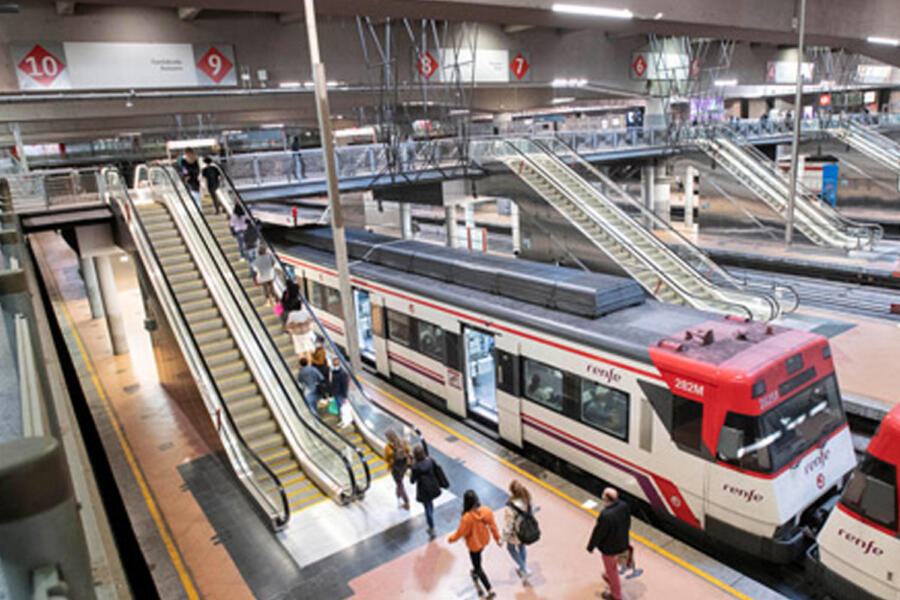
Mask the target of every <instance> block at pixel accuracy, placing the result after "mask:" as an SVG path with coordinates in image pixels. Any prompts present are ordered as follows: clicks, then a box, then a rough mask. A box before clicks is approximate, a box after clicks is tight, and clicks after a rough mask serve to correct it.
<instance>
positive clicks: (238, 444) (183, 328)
mask: <svg viewBox="0 0 900 600" xmlns="http://www.w3.org/2000/svg"><path fill="white" fill-rule="evenodd" d="M103 177H104V180H105V182H106V184H107V187H106V189H107V194H108V197H109V198H110V200H111V201H112V202H113V203H115V204H116V205H117V206H118V209H119V212H120V214H121V215H123V216H124V219H125V223H126V225H127V226H128V229H129V231H130V233H131V236H132V239H133V240H134V243H135V246H136V247H137V251H138V254H139V255H140V257H141V262H142V264H143V266H144V268H145V269H146V271H147V275H148V277H149V278H150V281H151V282H152V284H153V287H154V290H155V291H156V293H157V297H158V299H159V302H160V305H161V306H162V308H163V312H164V313H165V315H166V318H167V320H168V322H169V324H170V325H171V327H172V329H173V332H174V334H175V339H176V340H177V342H178V345H179V347H180V348H181V351H182V354H183V356H184V358H185V361H186V362H187V365H188V368H189V369H190V370H191V373H192V374H193V376H194V381H196V382H197V387H198V389H199V391H200V395H201V397H202V398H203V401H204V404H205V405H206V407H207V410H208V411H209V416H210V419H211V420H212V422H213V423H215V424H216V427H215V429H216V431H217V433H218V435H219V439H220V440H221V441H222V447H223V448H224V450H225V453H226V455H227V456H228V458H229V463H230V464H231V466H232V468H234V470H235V474H236V475H237V477H238V480H239V481H240V482H241V483H242V484H243V486H244V488H245V489H246V490H247V492H248V494H249V495H250V496H251V498H253V499H254V500H255V501H256V503H257V505H258V506H259V507H260V509H261V510H262V511H263V513H264V514H265V515H266V517H267V518H268V519H269V523H270V524H271V525H272V527H273V528H274V529H281V528H283V527H285V526H286V525H287V523H288V520H289V519H290V516H291V512H290V508H289V504H288V500H287V495H286V493H285V491H284V485H283V484H282V483H281V480H280V479H279V477H278V476H277V475H276V474H275V473H274V472H273V471H272V469H270V468H269V466H268V465H267V464H266V463H265V462H264V461H263V460H262V459H261V458H260V457H259V455H258V454H257V453H256V452H255V451H254V450H253V449H252V448H250V446H249V444H247V442H246V440H244V438H243V436H242V435H241V433H240V431H239V429H238V427H237V425H236V423H235V421H234V418H233V417H232V415H231V411H230V409H229V408H228V405H227V404H226V403H225V402H224V400H223V399H222V392H221V390H220V389H219V387H218V383H217V382H216V380H215V378H214V377H213V375H212V369H211V367H210V366H209V364H208V363H207V362H206V359H205V358H204V356H203V353H202V352H200V349H199V347H198V345H197V342H196V340H195V339H194V336H193V335H192V334H191V331H190V328H189V326H188V320H187V317H186V316H185V314H184V312H183V310H182V308H181V304H180V303H179V302H178V300H177V299H176V296H175V291H174V290H173V289H172V285H171V283H170V282H169V280H168V278H167V277H166V276H165V272H164V271H163V268H162V263H161V261H160V259H159V256H158V255H157V253H156V249H155V247H154V246H153V243H152V242H151V241H150V236H149V234H148V233H147V230H146V229H145V227H144V224H143V221H142V220H141V218H140V215H139V213H138V211H137V208H136V205H135V203H134V202H133V200H132V199H131V195H130V194H129V193H128V188H127V187H126V185H125V182H124V181H123V179H122V175H121V174H120V173H119V171H118V170H117V169H114V168H106V169H104V170H103ZM222 416H224V419H223V418H221V417H222ZM260 480H263V481H268V482H271V484H272V485H271V487H270V488H269V490H266V489H265V488H266V487H268V486H263V485H261V483H260ZM273 492H274V493H273Z"/></svg>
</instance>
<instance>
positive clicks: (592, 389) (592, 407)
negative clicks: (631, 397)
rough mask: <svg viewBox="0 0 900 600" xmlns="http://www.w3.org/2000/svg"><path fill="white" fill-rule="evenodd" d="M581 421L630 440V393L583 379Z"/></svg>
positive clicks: (621, 438)
mask: <svg viewBox="0 0 900 600" xmlns="http://www.w3.org/2000/svg"><path fill="white" fill-rule="evenodd" d="M581 421H582V422H583V423H585V424H587V425H590V426H591V427H594V428H596V429H599V430H600V431H604V432H606V433H608V434H610V435H612V436H615V437H617V438H619V439H620V440H625V441H628V394H626V393H625V392H622V391H619V390H617V389H613V388H609V387H606V386H605V385H601V384H599V383H596V382H594V381H588V380H587V379H582V380H581Z"/></svg>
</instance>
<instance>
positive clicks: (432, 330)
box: [267, 229, 900, 600]
mask: <svg viewBox="0 0 900 600" xmlns="http://www.w3.org/2000/svg"><path fill="white" fill-rule="evenodd" d="M278 235H281V236H282V239H281V241H280V242H278V243H276V245H277V247H278V248H279V254H280V256H281V258H282V259H283V261H284V262H285V263H287V264H289V265H292V266H293V267H294V269H295V276H296V278H297V281H301V278H302V289H303V290H304V292H305V293H307V294H308V297H309V298H310V300H311V302H312V303H313V305H314V306H315V307H316V308H317V309H319V310H318V311H317V314H318V316H319V318H320V320H321V321H322V322H323V324H324V325H325V326H326V327H327V328H328V329H329V332H330V334H331V335H332V336H333V338H334V340H335V342H336V343H338V344H339V345H343V344H344V341H345V337H344V336H345V333H346V332H345V331H344V323H343V320H342V318H341V316H340V314H341V312H340V298H339V295H338V292H337V288H338V282H337V275H336V272H335V269H334V266H333V265H334V262H333V257H332V253H331V250H330V249H331V238H330V231H328V230H327V229H315V230H306V231H302V232H298V231H293V232H282V233H281V234H278ZM267 236H268V232H267ZM270 239H271V238H270ZM273 241H274V240H273ZM388 242H390V243H388ZM348 247H349V252H350V256H351V259H356V260H355V261H353V262H351V273H352V285H353V287H354V296H355V306H356V309H357V322H358V324H359V325H358V327H359V331H358V332H354V335H358V336H359V339H360V346H361V348H362V352H363V354H364V356H367V357H368V358H369V359H370V360H371V361H372V362H373V363H374V364H375V366H376V368H377V370H378V372H379V373H380V374H381V375H383V376H385V377H389V378H392V379H393V380H395V381H397V382H403V383H405V384H406V385H408V386H409V385H411V386H414V387H415V388H416V389H417V391H419V392H420V393H421V395H422V396H423V397H424V398H426V399H428V400H430V401H431V402H433V403H437V404H438V405H439V406H440V407H441V408H442V409H444V410H446V411H448V412H450V413H453V414H454V415H458V416H459V417H462V418H469V417H473V418H477V419H479V420H481V421H485V422H488V423H491V424H493V425H494V426H496V428H497V431H498V433H499V435H500V436H501V437H502V438H503V439H504V440H506V441H507V442H509V443H510V444H512V445H515V446H518V447H523V446H532V447H536V448H539V449H540V450H542V451H544V452H547V453H550V454H552V455H555V456H557V457H559V458H560V459H562V460H565V461H567V462H569V463H571V464H573V465H576V466H577V467H579V468H580V469H582V470H584V471H586V472H588V473H591V474H593V475H595V476H596V477H598V478H600V479H602V480H604V481H606V482H609V483H611V484H613V485H616V486H618V487H619V488H621V489H623V490H625V491H626V492H627V493H628V494H630V495H631V496H633V497H635V498H639V499H640V500H642V501H644V502H646V503H647V504H648V505H649V506H651V507H652V509H653V510H654V511H655V512H656V513H657V514H658V515H661V516H663V517H665V518H668V519H671V520H673V521H675V522H678V523H680V524H681V525H682V526H684V527H687V528H689V529H693V530H697V531H701V532H702V533H704V534H705V535H707V536H709V537H710V538H713V539H715V540H717V541H719V542H722V543H724V544H727V545H730V546H732V547H736V548H739V549H741V550H743V551H746V552H748V553H751V554H754V555H756V556H759V557H762V558H764V559H766V560H770V561H774V562H778V563H788V562H791V561H794V560H795V559H797V558H799V557H800V556H801V555H802V553H803V552H804V551H805V550H807V548H808V546H809V541H808V539H806V536H805V535H804V525H805V523H806V522H807V521H808V517H809V516H810V515H811V514H812V513H813V512H814V511H817V510H818V509H820V508H821V507H822V506H823V505H825V504H826V503H828V502H829V501H830V502H832V503H833V502H834V498H835V497H836V495H837V494H838V493H839V492H840V491H841V490H842V489H843V488H844V483H845V482H846V481H847V478H848V475H849V474H850V473H851V471H853V469H854V468H855V467H856V464H857V463H856V458H855V455H854V449H853V444H852V440H851V434H850V430H849V427H848V424H847V421H846V417H845V414H844V410H843V406H842V403H841V396H840V393H839V389H838V383H837V379H836V376H835V370H834V364H833V361H832V357H831V351H830V348H829V345H828V342H827V340H826V339H825V338H824V337H822V336H820V335H817V334H815V333H810V332H805V331H798V330H793V329H788V328H786V327H782V326H778V325H771V324H762V323H752V322H745V321H744V320H736V319H731V318H722V317H719V316H714V315H710V314H708V313H703V312H699V311H696V310H693V309H690V308H686V307H681V306H674V305H667V304H661V303H658V302H656V301H654V300H651V299H643V298H642V299H640V300H639V301H637V302H635V301H634V300H629V301H627V302H625V303H624V305H621V306H616V305H615V302H613V303H612V304H610V305H609V306H607V307H606V309H604V310H605V313H606V314H603V315H601V316H584V314H576V313H579V312H580V311H579V310H575V311H568V310H564V309H560V308H559V307H557V306H550V305H548V304H553V302H555V301H548V302H545V303H543V304H544V305H541V304H539V303H534V302H533V301H526V300H523V299H522V297H524V296H525V295H526V294H524V293H521V294H520V293H516V292H515V291H513V292H512V293H509V290H504V289H501V288H502V287H503V285H501V283H502V282H503V281H507V283H508V281H509V280H508V278H509V277H511V275H510V273H515V272H519V273H521V272H522V271H523V268H524V269H525V271H526V272H527V271H528V269H529V266H530V265H531V266H533V271H534V272H535V273H537V274H536V275H533V276H531V278H532V279H535V280H536V279H540V278H541V277H542V276H543V275H542V274H544V273H546V269H547V265H541V264H538V263H529V262H527V261H522V260H517V259H505V258H499V257H486V256H484V255H480V256H481V258H479V255H476V254H472V253H465V254H464V255H462V254H459V253H460V252H461V251H458V250H451V249H447V248H437V247H435V246H431V245H428V244H423V243H420V242H414V241H409V240H406V241H397V240H392V239H390V238H383V237H382V236H376V235H373V234H368V233H365V232H353V231H350V232H348ZM417 257H419V258H422V257H424V258H425V259H427V260H425V261H424V262H423V263H420V262H417V260H416V258H417ZM441 261H443V262H441ZM504 261H505V262H504ZM438 263H440V264H443V265H444V266H447V265H449V266H448V267H447V268H436V267H434V265H435V264H438ZM423 265H424V266H423ZM428 265H431V266H428ZM439 266H440V265H439ZM466 269H468V271H466ZM554 269H557V272H558V273H561V274H562V275H559V276H557V275H554V277H557V278H558V279H559V281H557V282H555V283H554V282H551V284H552V285H557V286H558V287H560V288H562V287H564V286H565V282H564V280H566V278H569V277H570V276H571V277H576V276H575V275H572V273H574V271H572V270H569V269H559V268H556V267H554ZM504 277H506V278H507V279H505V280H504ZM524 277H525V279H527V278H528V277H529V275H527V274H526V275H525V276H524ZM577 277H580V278H581V280H582V281H584V282H585V283H586V284H587V285H588V286H589V287H590V286H594V287H596V289H597V290H599V291H598V294H600V296H601V298H600V300H602V296H603V294H604V293H607V292H608V294H607V295H615V294H619V295H620V296H623V295H624V296H628V294H627V293H625V292H624V291H623V289H624V288H623V287H622V285H624V284H622V283H621V282H628V280H624V279H621V278H616V277H611V276H606V275H599V274H590V275H586V274H583V273H580V272H578V275H577ZM584 278H587V279H584ZM591 278H595V279H591ZM523 281H524V280H523ZM525 283H526V284H527V281H526V282H525ZM628 283H632V282H628ZM523 285H524V284H523ZM512 287H515V286H512ZM603 290H607V292H604V291H603ZM551 300H552V299H551ZM599 304H603V303H602V302H601V301H598V305H599ZM898 444H900V413H898V412H897V411H895V412H894V414H893V415H892V417H891V418H890V419H889V420H888V421H886V422H885V423H884V424H883V425H882V427H881V431H880V432H879V434H878V435H877V436H876V437H875V438H874V439H873V441H872V445H871V447H870V450H869V455H868V457H867V459H866V461H865V462H864V463H863V464H862V466H861V467H860V469H859V470H857V472H856V473H855V474H854V475H853V476H852V478H851V480H850V481H851V483H850V485H849V486H848V487H847V489H846V491H845V493H844V496H843V500H842V501H841V503H840V505H839V507H838V509H836V510H835V511H833V512H832V514H831V515H830V517H829V519H828V521H827V523H826V525H825V527H824V529H823V530H822V533H821V536H820V538H819V546H818V552H819V554H820V556H821V564H822V565H823V566H824V567H825V568H826V569H827V571H828V572H829V574H830V575H831V576H832V578H833V579H834V580H835V581H838V582H840V581H844V583H846V584H850V585H855V586H856V589H857V590H860V591H865V593H870V594H872V597H877V598H889V599H891V600H900V587H898V586H900V582H898V578H900V573H896V571H897V570H900V539H898V530H897V500H898V495H897V494H898V488H897V479H896V471H897V466H898V465H900V445H898ZM891 502H893V504H890V503H891ZM854 553H856V554H858V555H859V556H855V555H854ZM850 582H852V583H850Z"/></svg>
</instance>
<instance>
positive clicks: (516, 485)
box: [502, 479, 536, 585]
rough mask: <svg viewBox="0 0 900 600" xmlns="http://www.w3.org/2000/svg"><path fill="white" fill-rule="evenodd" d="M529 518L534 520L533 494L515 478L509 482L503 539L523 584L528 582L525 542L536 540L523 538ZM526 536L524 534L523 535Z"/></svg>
mask: <svg viewBox="0 0 900 600" xmlns="http://www.w3.org/2000/svg"><path fill="white" fill-rule="evenodd" d="M527 519H531V522H534V523H536V521H534V517H533V516H532V507H531V494H530V493H529V492H528V489H527V488H526V487H525V486H524V485H522V483H521V482H519V481H518V480H515V479H513V480H512V482H510V484H509V500H508V501H507V502H506V515H505V517H504V521H503V535H502V538H503V541H504V543H506V550H507V551H508V552H509V555H510V556H511V557H512V559H513V562H515V563H516V574H517V575H518V576H519V579H521V580H522V583H523V584H526V585H527V584H528V574H529V573H528V565H527V557H528V556H527V552H526V550H525V542H526V541H527V542H529V543H530V542H534V541H536V540H534V539H527V540H523V539H521V538H520V534H519V532H520V531H524V526H523V524H524V523H525V521H526V520H527ZM522 537H524V536H522Z"/></svg>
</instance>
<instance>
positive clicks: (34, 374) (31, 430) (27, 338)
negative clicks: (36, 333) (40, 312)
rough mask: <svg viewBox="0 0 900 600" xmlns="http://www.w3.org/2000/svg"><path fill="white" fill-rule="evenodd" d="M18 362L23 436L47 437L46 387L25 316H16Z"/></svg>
mask: <svg viewBox="0 0 900 600" xmlns="http://www.w3.org/2000/svg"><path fill="white" fill-rule="evenodd" d="M15 329H16V333H15V336H16V362H17V363H18V366H19V395H20V397H21V401H22V436H23V437H39V436H42V435H46V433H47V426H46V421H45V417H44V409H43V406H44V386H43V384H42V383H41V378H40V374H39V373H38V367H37V360H36V359H35V355H34V345H33V343H32V337H31V326H30V325H29V324H28V318H27V317H26V316H25V315H23V314H17V315H16V316H15Z"/></svg>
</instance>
